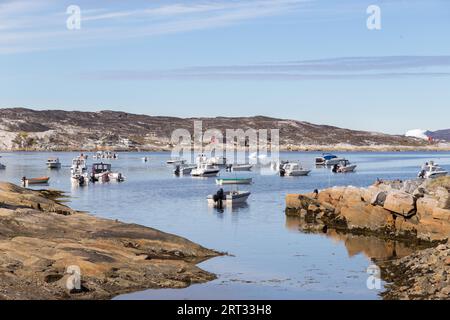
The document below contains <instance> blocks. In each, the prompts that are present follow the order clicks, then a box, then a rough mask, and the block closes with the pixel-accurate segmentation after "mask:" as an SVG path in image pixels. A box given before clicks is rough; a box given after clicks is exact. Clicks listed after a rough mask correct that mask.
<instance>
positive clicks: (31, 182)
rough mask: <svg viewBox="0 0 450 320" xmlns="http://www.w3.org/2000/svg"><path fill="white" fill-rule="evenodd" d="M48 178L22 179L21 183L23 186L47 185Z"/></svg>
mask: <svg viewBox="0 0 450 320" xmlns="http://www.w3.org/2000/svg"><path fill="white" fill-rule="evenodd" d="M49 180H50V177H39V178H27V177H23V178H22V183H23V185H24V186H27V185H35V184H48V181H49Z"/></svg>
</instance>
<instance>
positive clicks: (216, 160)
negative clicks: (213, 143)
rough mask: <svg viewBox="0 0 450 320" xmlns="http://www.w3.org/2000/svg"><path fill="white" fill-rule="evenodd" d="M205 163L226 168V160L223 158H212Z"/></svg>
mask: <svg viewBox="0 0 450 320" xmlns="http://www.w3.org/2000/svg"><path fill="white" fill-rule="evenodd" d="M207 163H208V164H210V165H213V166H226V165H227V158H225V157H212V158H210V159H208V160H207Z"/></svg>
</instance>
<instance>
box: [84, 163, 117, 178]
mask: <svg viewBox="0 0 450 320" xmlns="http://www.w3.org/2000/svg"><path fill="white" fill-rule="evenodd" d="M90 178H91V181H92V182H110V181H117V182H123V181H125V177H124V176H123V175H122V173H120V172H112V170H111V164H109V163H103V162H100V163H94V164H93V165H92V172H91V177H90Z"/></svg>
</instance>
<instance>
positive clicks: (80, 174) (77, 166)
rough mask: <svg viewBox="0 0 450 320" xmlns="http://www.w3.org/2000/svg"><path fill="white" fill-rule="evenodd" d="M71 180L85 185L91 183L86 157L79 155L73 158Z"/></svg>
mask: <svg viewBox="0 0 450 320" xmlns="http://www.w3.org/2000/svg"><path fill="white" fill-rule="evenodd" d="M70 174H71V180H72V183H73V184H77V185H80V186H84V185H87V184H89V174H88V168H87V162H86V157H84V156H79V157H76V158H74V159H73V160H72V167H71V168H70Z"/></svg>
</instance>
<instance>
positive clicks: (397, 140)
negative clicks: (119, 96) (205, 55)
mask: <svg viewBox="0 0 450 320" xmlns="http://www.w3.org/2000/svg"><path fill="white" fill-rule="evenodd" d="M194 120H202V121H203V130H207V129H212V128H215V129H219V130H222V132H223V133H224V134H225V129H243V130H247V129H249V128H252V129H256V130H258V129H279V130H280V146H281V148H282V149H292V150H296V149H330V148H333V147H337V148H339V147H340V148H352V147H357V148H362V147H368V148H373V147H386V148H393V149H394V148H400V149H401V148H403V147H406V148H413V147H424V146H426V145H427V143H426V142H424V141H421V140H418V139H414V138H406V137H404V136H395V135H388V134H383V133H376V132H365V131H355V130H349V129H342V128H337V127H332V126H326V125H316V124H312V123H308V122H304V121H296V120H285V119H275V118H269V117H264V116H254V117H234V118H231V117H216V118H186V119H184V118H176V117H161V116H148V115H138V114H130V113H125V112H116V111H100V112H79V111H62V110H45V111H35V110H31V109H23V108H13V109H0V149H2V150H14V149H22V150H23V149H26V150H94V149H102V148H110V149H121V150H136V149H140V150H168V149H170V148H171V145H170V137H171V134H172V132H173V131H174V130H175V129H179V128H182V129H187V130H189V131H190V132H191V133H192V132H193V129H194Z"/></svg>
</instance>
